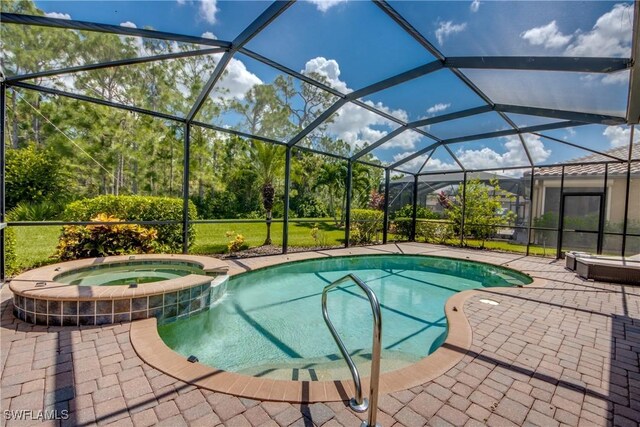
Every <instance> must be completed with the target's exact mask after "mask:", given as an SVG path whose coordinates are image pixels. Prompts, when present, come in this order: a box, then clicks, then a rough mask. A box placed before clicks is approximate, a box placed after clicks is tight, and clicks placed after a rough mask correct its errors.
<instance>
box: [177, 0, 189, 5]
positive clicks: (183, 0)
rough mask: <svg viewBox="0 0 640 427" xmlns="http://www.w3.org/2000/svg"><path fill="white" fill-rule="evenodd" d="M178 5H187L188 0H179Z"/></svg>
mask: <svg viewBox="0 0 640 427" xmlns="http://www.w3.org/2000/svg"><path fill="white" fill-rule="evenodd" d="M177 2H178V4H179V5H180V6H182V5H183V4H185V3H186V2H187V0H177Z"/></svg>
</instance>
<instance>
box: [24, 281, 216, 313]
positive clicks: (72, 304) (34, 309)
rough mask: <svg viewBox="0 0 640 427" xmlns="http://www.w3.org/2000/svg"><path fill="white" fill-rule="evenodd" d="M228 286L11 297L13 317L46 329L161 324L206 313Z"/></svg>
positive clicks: (205, 285)
mask: <svg viewBox="0 0 640 427" xmlns="http://www.w3.org/2000/svg"><path fill="white" fill-rule="evenodd" d="M227 282H228V276H226V275H221V276H217V277H215V278H213V279H212V280H211V281H210V282H208V283H204V284H197V285H194V286H191V287H186V288H183V289H180V290H177V291H168V292H161V293H157V294H151V295H144V296H139V297H134V298H123V299H95V300H86V301H85V300H47V299H41V298H31V297H28V296H24V295H20V294H14V296H13V314H14V315H15V316H16V317H17V318H18V319H20V320H23V321H25V322H27V323H33V324H37V325H48V326H90V325H107V324H111V323H120V322H129V321H132V320H139V319H147V318H150V317H155V318H156V319H158V324H164V323H168V322H172V321H174V320H176V319H181V318H183V317H189V316H193V315H195V314H198V313H200V312H201V311H203V310H206V309H208V308H209V307H210V306H211V304H213V303H215V302H216V301H217V300H218V299H220V298H221V297H222V296H223V295H224V293H225V292H226V290H227ZM143 286H144V285H143Z"/></svg>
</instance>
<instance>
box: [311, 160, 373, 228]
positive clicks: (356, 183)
mask: <svg viewBox="0 0 640 427" xmlns="http://www.w3.org/2000/svg"><path fill="white" fill-rule="evenodd" d="M351 166H352V169H351V194H352V195H353V196H354V200H353V203H354V204H356V205H361V204H362V203H364V201H365V200H366V198H367V197H368V196H369V192H370V191H371V179H370V178H371V177H370V174H369V169H368V168H367V167H366V166H364V165H362V164H361V163H353V164H352V165H351ZM346 181H347V163H346V162H327V163H324V164H323V165H322V167H321V170H320V175H319V176H318V180H317V182H316V186H317V187H321V188H325V189H326V190H327V192H328V195H329V211H330V213H331V214H332V215H333V219H334V221H335V223H336V225H338V224H339V225H342V224H344V221H345V213H346V208H347V192H346ZM337 194H340V195H341V198H342V212H341V215H340V221H339V222H338V218H337V214H336V209H335V199H334V197H335V195H337ZM362 195H365V198H363V197H362ZM358 196H360V197H358Z"/></svg>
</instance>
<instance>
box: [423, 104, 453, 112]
mask: <svg viewBox="0 0 640 427" xmlns="http://www.w3.org/2000/svg"><path fill="white" fill-rule="evenodd" d="M449 107H451V104H442V103H439V104H436V105H434V106H432V107H429V108H428V109H427V113H428V114H435V113H439V112H440V111H444V110H446V109H447V108H449Z"/></svg>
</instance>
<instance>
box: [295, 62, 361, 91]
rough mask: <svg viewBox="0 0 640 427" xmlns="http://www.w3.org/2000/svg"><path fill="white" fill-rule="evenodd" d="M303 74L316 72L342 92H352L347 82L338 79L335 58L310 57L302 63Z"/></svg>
mask: <svg viewBox="0 0 640 427" xmlns="http://www.w3.org/2000/svg"><path fill="white" fill-rule="evenodd" d="M302 72H303V73H304V74H309V73H318V74H320V75H322V76H324V77H325V78H326V79H327V84H328V85H329V86H331V87H332V88H334V89H335V90H337V91H339V92H342V93H345V94H346V93H349V92H353V90H351V89H349V88H348V87H347V84H346V83H345V82H343V81H342V80H340V65H338V62H337V61H336V60H335V59H326V58H323V57H322V56H318V57H317V58H313V59H310V60H309V61H307V63H306V64H305V65H304V70H302Z"/></svg>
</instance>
